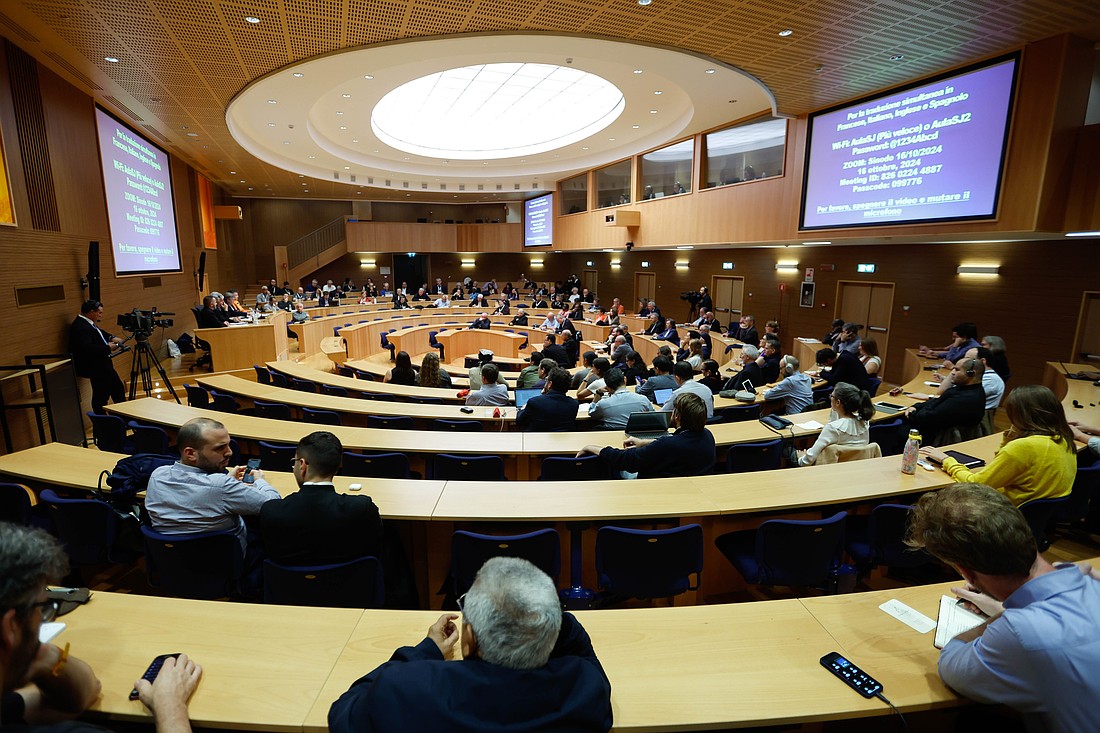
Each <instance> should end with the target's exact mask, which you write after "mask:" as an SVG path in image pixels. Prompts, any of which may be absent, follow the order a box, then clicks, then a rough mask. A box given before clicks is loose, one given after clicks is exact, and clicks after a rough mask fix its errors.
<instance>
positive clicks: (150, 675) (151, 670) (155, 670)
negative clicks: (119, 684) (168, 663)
mask: <svg viewBox="0 0 1100 733" xmlns="http://www.w3.org/2000/svg"><path fill="white" fill-rule="evenodd" d="M180 654H182V652H176V653H174V654H161V655H160V656H158V657H155V658H154V659H153V661H152V662H150V663H149V666H148V667H146V669H145V673H144V674H143V675H141V679H143V680H147V681H148V682H149V684H152V683H153V682H154V681H156V679H157V675H158V674H160V668H161V667H163V666H164V660H165V659H168V658H169V657H172V658H173V659H174V658H177V657H179V655H180ZM130 699H131V700H137V699H138V689H137V687H134V689H132V690H130Z"/></svg>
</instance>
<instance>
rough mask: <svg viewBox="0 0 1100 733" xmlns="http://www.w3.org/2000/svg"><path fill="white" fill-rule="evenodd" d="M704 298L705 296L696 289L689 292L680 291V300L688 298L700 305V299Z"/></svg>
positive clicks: (693, 303)
mask: <svg viewBox="0 0 1100 733" xmlns="http://www.w3.org/2000/svg"><path fill="white" fill-rule="evenodd" d="M702 299H703V296H702V295H700V294H699V293H698V292H697V291H695V290H689V291H687V292H684V293H680V300H686V301H687V302H689V303H691V304H692V305H699V301H700V300H702Z"/></svg>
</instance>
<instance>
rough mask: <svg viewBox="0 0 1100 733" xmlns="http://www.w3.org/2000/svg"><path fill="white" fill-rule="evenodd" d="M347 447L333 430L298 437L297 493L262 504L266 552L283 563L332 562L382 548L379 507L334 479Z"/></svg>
mask: <svg viewBox="0 0 1100 733" xmlns="http://www.w3.org/2000/svg"><path fill="white" fill-rule="evenodd" d="M343 452H344V448H343V446H342V445H341V444H340V440H339V439H338V438H337V437H336V436H335V435H333V434H332V433H330V432H328V431H324V430H321V431H317V432H315V433H310V434H309V435H307V436H305V437H304V438H302V439H301V440H300V441H298V450H297V451H296V452H295V454H294V480H295V481H297V482H298V491H297V492H295V493H293V494H291V495H290V496H288V497H286V498H285V499H282V500H280V501H269V502H266V503H265V504H264V505H263V506H262V507H261V508H260V535H261V537H262V538H263V542H264V548H265V550H266V551H267V556H268V557H269V558H271V559H272V560H274V561H275V562H277V563H280V564H282V565H331V564H333V563H340V562H347V561H349V560H354V559H356V558H360V557H366V556H368V555H371V556H374V557H380V555H381V552H382V520H381V518H380V517H379V515H378V507H376V506H375V505H374V502H373V501H371V498H370V497H369V496H366V495H364V494H338V493H336V489H335V488H334V487H333V485H332V477H333V476H334V475H336V472H337V471H338V470H339V469H340V460H341V459H342V458H343Z"/></svg>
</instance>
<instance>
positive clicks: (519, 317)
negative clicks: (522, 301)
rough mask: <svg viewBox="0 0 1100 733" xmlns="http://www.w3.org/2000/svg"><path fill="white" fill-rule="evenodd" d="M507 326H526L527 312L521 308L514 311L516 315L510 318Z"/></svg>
mask: <svg viewBox="0 0 1100 733" xmlns="http://www.w3.org/2000/svg"><path fill="white" fill-rule="evenodd" d="M508 325H509V326H526V325H527V312H526V311H524V310H523V308H519V309H517V310H516V314H515V315H514V316H512V320H511V321H509V323H508Z"/></svg>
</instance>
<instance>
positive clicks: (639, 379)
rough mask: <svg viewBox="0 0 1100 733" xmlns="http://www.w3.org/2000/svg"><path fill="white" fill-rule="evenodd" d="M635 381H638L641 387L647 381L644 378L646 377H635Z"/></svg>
mask: <svg viewBox="0 0 1100 733" xmlns="http://www.w3.org/2000/svg"><path fill="white" fill-rule="evenodd" d="M634 381H635V382H637V383H638V386H639V387H641V386H642V384H644V383H645V380H644V379H642V378H641V377H634Z"/></svg>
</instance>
